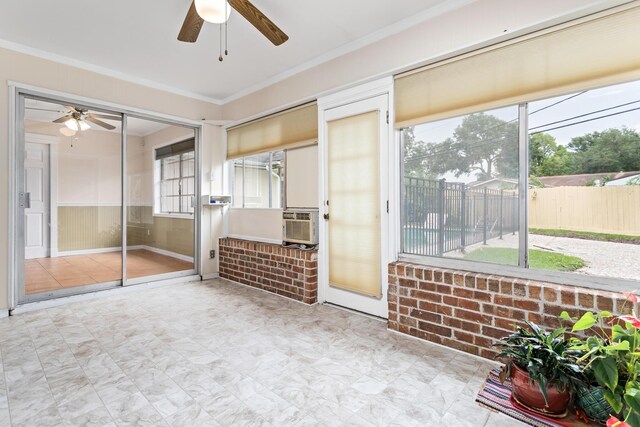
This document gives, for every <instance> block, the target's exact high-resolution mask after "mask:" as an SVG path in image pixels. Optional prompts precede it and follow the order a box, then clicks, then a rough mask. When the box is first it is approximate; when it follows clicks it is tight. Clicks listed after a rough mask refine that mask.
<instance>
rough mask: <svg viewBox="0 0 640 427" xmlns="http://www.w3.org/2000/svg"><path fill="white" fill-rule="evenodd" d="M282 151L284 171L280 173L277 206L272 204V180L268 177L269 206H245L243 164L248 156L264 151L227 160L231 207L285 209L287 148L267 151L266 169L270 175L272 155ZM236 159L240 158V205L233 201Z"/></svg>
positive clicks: (244, 164) (234, 195) (234, 196)
mask: <svg viewBox="0 0 640 427" xmlns="http://www.w3.org/2000/svg"><path fill="white" fill-rule="evenodd" d="M280 152H281V153H282V163H283V168H284V173H283V175H282V181H281V182H282V184H281V186H280V206H279V207H274V206H273V204H274V203H273V202H274V198H273V195H274V189H273V180H272V179H269V180H268V182H269V190H268V191H269V195H268V197H269V206H268V207H253V206H249V207H247V206H246V202H245V199H246V197H245V196H246V193H245V188H246V173H245V166H246V163H245V161H246V159H247V158H250V157H254V156H257V155H258V154H266V153H255V154H251V155H248V156H243V157H239V158H236V159H232V160H229V161H228V164H229V169H230V172H229V176H230V178H231V179H230V181H231V197H232V198H233V201H234V203H233V204H232V206H231V209H256V210H264V209H285V207H286V184H285V182H286V179H287V150H286V149H284V150H274V151H269V152H268V154H269V168H268V169H267V170H268V172H269V177H271V174H272V172H273V157H274V154H275V153H280ZM238 160H242V200H241V203H240V206H235V202H236V201H237V198H236V194H235V189H236V170H235V168H236V162H237V161H238Z"/></svg>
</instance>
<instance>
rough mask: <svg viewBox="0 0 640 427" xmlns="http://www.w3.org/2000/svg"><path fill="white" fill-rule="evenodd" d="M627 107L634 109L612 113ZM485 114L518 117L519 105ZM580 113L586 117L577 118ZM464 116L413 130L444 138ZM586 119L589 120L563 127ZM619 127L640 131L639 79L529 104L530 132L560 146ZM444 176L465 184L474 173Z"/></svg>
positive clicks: (427, 136)
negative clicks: (545, 137)
mask: <svg viewBox="0 0 640 427" xmlns="http://www.w3.org/2000/svg"><path fill="white" fill-rule="evenodd" d="M627 103H630V104H629V105H623V106H621V104H627ZM554 104H555V105H554ZM612 107H613V108H612ZM609 108H610V109H609ZM603 109H608V110H607V111H602V112H598V113H594V112H595V111H598V110H603ZM630 109H637V110H635V111H630V112H626V113H622V114H617V115H613V114H614V113H618V112H622V111H625V110H630ZM537 110H540V111H537ZM485 113H487V114H492V115H494V116H496V117H499V118H500V119H502V120H506V121H511V120H517V117H518V107H517V106H510V107H505V108H500V109H496V110H491V111H486V112H485ZM589 113H593V114H589ZM581 115H585V116H583V117H576V116H581ZM607 115H609V117H603V118H599V119H596V120H590V119H595V118H598V117H602V116H607ZM463 118H464V116H462V117H454V118H451V119H445V120H439V121H436V122H433V123H425V124H422V125H418V126H416V127H415V129H414V134H415V137H416V140H418V141H420V140H421V141H425V142H441V141H444V140H445V139H446V138H448V137H450V136H452V135H453V132H454V130H455V128H456V127H457V126H459V125H460V123H462V120H463ZM571 118H573V119H571ZM565 119H571V120H567V121H563V122H561V123H556V124H552V123H553V122H558V121H560V120H565ZM585 120H590V121H587V122H585V123H580V124H575V125H572V126H566V125H569V124H572V123H576V122H580V121H585ZM559 126H562V128H560V129H555V130H549V129H551V128H554V127H559ZM622 126H626V127H628V128H630V129H635V130H637V131H639V132H640V81H635V82H631V83H624V84H619V85H615V86H608V87H604V88H600V89H593V90H590V91H586V92H584V93H580V92H578V93H573V94H568V95H563V96H559V97H555V98H548V99H544V100H541V101H534V102H530V103H529V130H530V132H534V131H544V132H545V133H547V134H550V135H552V136H553V137H554V138H555V139H556V142H557V143H558V144H560V145H567V144H568V143H569V142H571V138H574V137H577V136H581V135H584V134H586V133H591V132H595V131H603V130H605V129H610V128H620V127H622ZM444 177H445V178H446V179H447V181H457V182H466V183H468V182H472V181H474V180H475V176H461V177H459V178H455V177H454V176H453V175H452V174H447V175H445V176H444Z"/></svg>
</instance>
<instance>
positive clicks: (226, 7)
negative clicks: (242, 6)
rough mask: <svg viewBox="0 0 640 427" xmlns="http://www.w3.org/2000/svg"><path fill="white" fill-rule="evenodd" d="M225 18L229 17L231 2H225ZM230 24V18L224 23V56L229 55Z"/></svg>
mask: <svg viewBox="0 0 640 427" xmlns="http://www.w3.org/2000/svg"><path fill="white" fill-rule="evenodd" d="M224 16H229V2H228V1H226V0H225V2H224ZM228 24H229V18H227V19H226V20H225V21H224V56H227V55H229V50H228V47H229V31H228V28H227V25H228Z"/></svg>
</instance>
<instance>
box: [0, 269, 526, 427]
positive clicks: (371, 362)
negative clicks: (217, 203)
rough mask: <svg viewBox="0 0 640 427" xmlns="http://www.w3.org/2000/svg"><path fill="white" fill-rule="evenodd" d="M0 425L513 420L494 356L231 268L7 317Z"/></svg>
mask: <svg viewBox="0 0 640 427" xmlns="http://www.w3.org/2000/svg"><path fill="white" fill-rule="evenodd" d="M0 355H1V360H0V362H1V363H0V368H1V371H0V425H1V426H10V425H12V426H63V425H64V426H141V425H142V426H167V425H171V426H341V425H349V426H441V425H455V426H462V427H466V426H487V427H502V426H518V425H522V424H520V423H518V422H516V421H513V420H511V419H509V418H507V417H505V416H503V415H500V414H495V413H492V412H490V411H489V410H487V409H484V408H482V407H480V406H478V405H477V404H476V403H475V402H474V396H475V394H476V392H477V391H478V389H479V387H480V385H481V384H482V382H483V380H484V377H485V375H486V374H487V372H488V371H489V370H490V369H491V367H492V366H494V365H493V364H492V363H491V362H489V361H483V360H481V359H477V358H473V357H471V356H468V355H465V354H462V353H457V352H454V351H452V350H448V349H446V348H443V347H439V346H436V345H433V344H430V343H427V342H422V341H418V340H414V339H411V338H409V337H404V336H401V335H397V334H394V333H392V332H389V331H387V329H386V324H385V323H384V322H382V321H379V320H374V319H370V318H368V317H365V316H362V315H358V314H353V313H350V312H347V311H344V310H341V309H338V308H334V307H331V306H327V305H316V306H312V307H309V306H305V305H302V304H300V303H296V302H292V301H288V300H285V299H283V298H280V297H277V296H275V295H271V294H267V293H264V292H261V291H258V290H255V289H251V288H246V287H242V286H240V285H236V284H232V283H229V282H225V281H222V280H212V281H207V282H192V283H182V284H177V285H169V286H164V287H160V288H155V289H143V290H135V291H131V292H128V293H122V294H118V295H111V296H109V297H105V298H99V299H95V300H91V301H84V302H80V303H75V304H70V305H65V306H61V307H56V308H49V309H44V310H40V311H36V312H31V313H26V314H20V315H16V316H12V317H10V318H4V319H0Z"/></svg>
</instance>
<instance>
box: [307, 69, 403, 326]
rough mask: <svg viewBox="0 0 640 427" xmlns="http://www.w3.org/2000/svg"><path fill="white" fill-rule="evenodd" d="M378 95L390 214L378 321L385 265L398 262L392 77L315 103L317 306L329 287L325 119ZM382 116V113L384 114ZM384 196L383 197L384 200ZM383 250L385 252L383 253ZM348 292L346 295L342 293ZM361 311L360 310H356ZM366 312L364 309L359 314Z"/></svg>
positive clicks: (384, 224) (382, 313)
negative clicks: (382, 103)
mask: <svg viewBox="0 0 640 427" xmlns="http://www.w3.org/2000/svg"><path fill="white" fill-rule="evenodd" d="M380 95H386V96H388V107H387V108H388V114H389V116H388V117H389V125H388V127H387V128H388V135H387V146H386V147H381V150H380V156H381V157H382V158H384V157H385V156H386V157H387V159H388V162H387V164H385V165H384V169H386V172H387V179H386V180H383V183H382V184H381V187H380V196H381V198H380V203H386V200H388V201H389V213H388V215H387V216H386V219H385V218H384V217H382V218H381V228H382V229H381V236H382V241H383V242H386V246H387V247H386V248H385V247H383V246H381V251H380V263H381V265H380V271H381V285H382V289H381V292H382V297H381V298H382V300H383V302H381V303H380V304H381V306H382V305H383V306H384V309H381V310H374V312H373V313H368V314H373V315H375V316H377V317H382V318H385V319H386V318H388V304H387V296H388V281H387V280H386V277H387V265H388V264H389V263H390V262H392V261H394V260H397V254H398V252H397V247H398V246H397V234H398V233H395V232H394V229H395V228H396V227H395V224H396V223H397V221H399V215H398V209H395V207H396V206H397V203H398V191H397V188H399V184H398V182H399V181H398V179H397V172H398V166H397V165H398V164H399V163H398V161H399V160H398V159H399V149H398V146H397V144H396V140H397V137H396V135H395V131H394V129H393V117H394V108H393V77H385V78H382V79H378V80H375V81H371V82H369V83H365V84H362V85H359V86H356V87H353V88H350V89H346V90H343V91H340V92H338V93H335V94H331V95H328V96H325V97H322V98H319V99H318V172H319V179H318V198H319V200H318V206H320V219H319V223H320V224H319V237H320V239H319V241H320V244H319V249H318V302H319V303H326V302H328V301H327V290H328V287H329V258H328V246H329V245H328V244H329V235H328V227H327V224H326V221H324V220H323V219H322V214H323V213H325V212H326V205H325V200H326V193H327V190H328V189H327V166H328V165H327V149H328V144H327V128H326V126H327V124H326V116H327V111H328V110H332V109H334V108H338V107H344V106H347V105H349V104H354V103H357V102H359V101H365V100H368V99H371V98H375V97H377V96H380ZM383 114H384V113H383ZM385 196H386V197H385ZM385 249H386V250H385ZM345 292H347V291H345ZM358 311H360V310H358ZM361 311H363V312H367V310H366V308H365V309H363V310H361Z"/></svg>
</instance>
